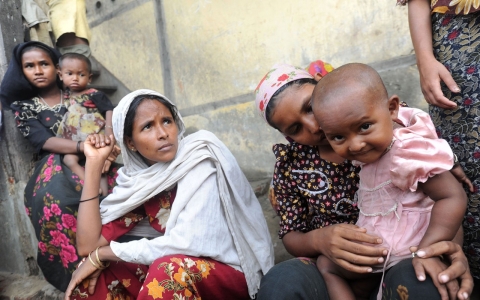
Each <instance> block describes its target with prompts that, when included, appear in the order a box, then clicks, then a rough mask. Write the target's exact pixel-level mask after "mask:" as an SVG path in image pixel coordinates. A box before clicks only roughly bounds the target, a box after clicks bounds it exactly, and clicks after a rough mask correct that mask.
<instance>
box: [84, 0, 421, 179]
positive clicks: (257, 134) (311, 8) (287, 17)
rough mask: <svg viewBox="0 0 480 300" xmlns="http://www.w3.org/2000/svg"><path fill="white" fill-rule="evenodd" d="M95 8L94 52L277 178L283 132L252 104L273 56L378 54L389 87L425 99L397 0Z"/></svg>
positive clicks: (104, 3)
mask: <svg viewBox="0 0 480 300" xmlns="http://www.w3.org/2000/svg"><path fill="white" fill-rule="evenodd" d="M99 3H100V4H99ZM87 8H88V18H89V22H90V25H91V27H92V33H93V39H92V43H91V45H92V51H93V55H94V56H95V57H96V58H97V59H98V60H99V61H100V62H101V63H102V64H103V65H104V66H105V67H106V68H107V69H109V70H110V71H111V72H112V73H113V74H114V75H115V76H116V77H117V78H118V79H120V80H121V81H122V82H123V83H124V84H125V85H126V86H127V87H128V88H129V89H131V90H134V89H138V88H151V89H155V90H157V91H159V92H162V93H164V94H165V95H166V96H168V97H169V98H171V99H172V100H174V101H175V102H176V103H177V105H178V106H179V108H180V109H181V112H182V114H183V115H184V116H185V121H186V123H187V126H188V127H190V130H191V131H194V130H196V129H200V128H202V129H207V130H210V131H213V132H214V133H216V134H217V135H218V136H219V138H220V139H222V140H223V141H224V142H225V143H226V144H227V146H228V147H229V148H230V149H231V150H232V151H233V153H234V155H235V156H236V157H237V159H238V160H239V163H240V165H241V166H242V168H243V170H244V171H245V172H246V173H247V175H248V176H249V177H250V178H262V177H268V175H269V174H270V173H271V171H272V165H273V155H271V150H270V149H271V145H272V144H273V143H274V142H279V141H283V138H282V136H281V135H280V134H278V133H277V132H275V131H274V130H272V129H270V128H267V126H265V124H264V122H263V121H262V120H261V119H260V118H259V117H258V116H257V114H256V113H255V112H254V105H253V100H254V97H253V90H254V89H255V87H256V85H257V84H258V81H259V80H260V79H261V78H262V76H263V75H264V74H265V73H266V72H267V71H268V70H269V69H270V67H271V66H272V65H273V64H274V63H277V62H287V63H292V64H295V65H299V66H306V65H307V64H308V63H309V62H310V61H313V60H316V59H319V58H321V59H324V60H326V61H328V62H331V63H332V64H333V65H334V66H338V65H341V64H344V63H347V62H354V61H355V62H364V63H371V64H374V65H376V66H377V67H378V69H379V70H381V71H382V72H381V73H382V76H384V78H385V79H386V81H387V87H388V89H389V91H391V92H395V93H400V95H401V96H402V97H403V98H405V99H408V100H409V101H410V102H419V100H420V99H421V94H420V90H419V87H418V84H417V82H418V75H417V74H416V70H415V69H414V68H413V69H412V70H410V71H409V69H408V67H409V66H411V65H413V64H414V59H412V57H411V55H412V52H413V47H412V44H411V41H410V35H409V31H408V25H407V12H406V9H405V8H403V7H398V6H396V5H395V1H374V0H367V1H348V0H339V1H334V2H331V1H327V0H320V1H318V0H305V1H302V2H301V3H299V2H292V1H288V0H267V1H234V0H209V1H207V0H176V1H160V0H150V1H149V0H123V1H120V0H116V1H110V0H99V1H97V0H87ZM392 59H393V60H396V62H395V63H391V60H392ZM384 61H387V62H386V63H385V62H384ZM385 65H386V67H385ZM402 74H403V75H406V74H409V75H412V76H409V77H408V78H407V79H405V78H399V77H403V76H398V75H402Z"/></svg>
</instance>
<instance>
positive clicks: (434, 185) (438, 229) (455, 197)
mask: <svg viewBox="0 0 480 300" xmlns="http://www.w3.org/2000/svg"><path fill="white" fill-rule="evenodd" d="M421 187H422V188H423V192H424V193H425V194H426V195H428V196H429V197H430V198H431V199H432V200H434V201H435V205H434V206H433V209H432V215H431V217H430V224H429V225H428V228H427V231H426V232H425V235H424V237H423V239H422V240H421V241H420V245H419V248H424V247H427V246H430V245H432V244H434V243H436V242H440V241H451V240H452V239H453V238H454V237H455V236H456V235H457V232H458V230H459V228H460V225H461V224H462V220H463V216H464V214H465V210H466V208H467V195H466V194H465V192H464V190H463V188H462V186H461V184H460V183H459V182H458V181H457V180H456V179H455V177H453V175H452V174H451V173H450V172H443V173H441V174H438V175H435V176H433V177H431V178H429V179H428V180H427V182H425V183H423V184H421Z"/></svg>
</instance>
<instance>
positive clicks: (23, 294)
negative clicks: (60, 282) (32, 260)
mask: <svg viewBox="0 0 480 300" xmlns="http://www.w3.org/2000/svg"><path fill="white" fill-rule="evenodd" d="M63 297H64V293H62V292H60V291H59V290H57V289H56V288H54V287H53V286H52V285H51V284H49V283H48V282H46V281H45V279H43V278H41V277H39V276H22V275H18V274H13V273H5V272H0V300H44V299H45V300H57V299H58V300H60V299H63Z"/></svg>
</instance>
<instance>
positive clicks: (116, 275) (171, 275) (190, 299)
mask: <svg viewBox="0 0 480 300" xmlns="http://www.w3.org/2000/svg"><path fill="white" fill-rule="evenodd" d="M87 287H88V279H87V280H85V281H83V282H82V283H81V284H80V285H79V286H78V287H77V288H76V289H75V290H74V292H73V294H72V297H71V299H78V300H80V299H86V298H88V299H102V300H105V299H108V300H110V299H111V300H114V299H115V300H116V299H119V300H123V299H182V300H199V299H233V300H236V299H238V300H240V299H250V297H249V295H248V288H247V282H246V280H245V276H244V274H243V273H242V272H240V271H237V270H235V269H234V268H232V267H230V266H228V265H226V264H223V263H220V262H218V261H215V260H213V259H210V258H203V257H200V258H199V257H192V256H187V255H180V254H177V255H170V256H165V257H162V258H159V259H157V260H155V261H154V262H153V263H152V264H151V265H150V266H149V267H148V266H145V265H139V264H132V263H125V262H119V263H111V264H110V266H109V267H108V268H107V269H105V270H103V271H102V273H101V275H100V277H99V278H98V281H97V284H96V287H95V293H94V294H93V295H90V294H89V293H88V291H87Z"/></svg>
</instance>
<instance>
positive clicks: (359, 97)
mask: <svg viewBox="0 0 480 300" xmlns="http://www.w3.org/2000/svg"><path fill="white" fill-rule="evenodd" d="M376 96H377V95H375V94H372V93H367V92H365V93H362V92H359V91H352V92H350V93H349V92H345V93H342V94H341V95H340V97H341V99H335V101H330V102H329V105H328V107H325V108H324V109H319V108H318V107H315V106H314V111H313V113H314V115H315V118H316V120H317V122H318V123H319V125H320V128H322V130H323V131H324V133H325V136H326V138H327V140H328V142H329V143H330V145H331V146H332V148H333V150H334V151H335V152H336V153H337V154H338V155H340V156H342V157H344V158H347V159H349V160H357V161H360V162H363V163H372V162H374V161H376V160H378V159H379V158H380V157H381V156H382V155H383V154H384V153H385V151H386V149H387V148H388V146H389V145H390V143H391V141H392V139H393V119H394V118H395V117H396V111H391V110H390V106H389V103H390V100H388V101H383V100H378V99H375V97H376ZM397 110H398V102H397Z"/></svg>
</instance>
